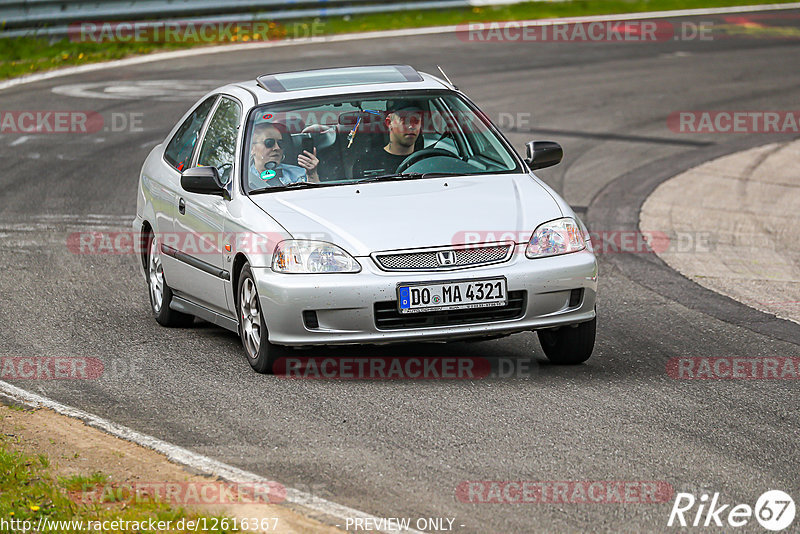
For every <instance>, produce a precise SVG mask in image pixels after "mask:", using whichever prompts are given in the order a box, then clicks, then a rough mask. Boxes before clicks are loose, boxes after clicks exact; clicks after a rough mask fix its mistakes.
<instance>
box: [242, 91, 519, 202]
mask: <svg viewBox="0 0 800 534" xmlns="http://www.w3.org/2000/svg"><path fill="white" fill-rule="evenodd" d="M495 132H496V130H495V129H494V128H493V127H492V126H491V125H490V123H489V121H488V119H487V118H486V117H485V116H484V115H483V114H482V113H481V112H480V111H478V110H477V109H475V108H474V107H473V106H472V105H470V103H469V102H467V101H466V100H465V99H463V98H462V97H461V96H459V95H458V94H456V93H453V92H446V91H441V92H430V91H429V92H424V93H410V92H409V93H402V94H397V93H394V94H385V93H384V94H372V95H365V96H360V95H354V96H337V97H335V98H332V97H327V98H321V99H314V100H302V101H295V102H285V103H281V104H268V105H265V106H261V107H258V108H255V109H254V110H253V112H251V115H250V118H249V120H248V125H247V135H246V137H245V143H244V145H243V146H244V147H245V150H247V164H246V165H244V166H243V167H244V169H243V173H244V176H243V182H244V184H245V190H246V191H248V192H249V193H259V192H272V191H279V190H284V189H288V188H292V189H294V188H302V187H299V184H307V185H306V186H305V187H309V188H311V187H316V186H319V187H322V186H332V185H342V184H353V183H358V182H364V181H370V182H374V181H384V180H387V181H388V180H402V179H424V178H433V177H440V176H451V175H452V176H459V175H470V174H473V175H474V174H497V173H512V172H521V168H520V165H519V164H518V159H517V158H516V157H515V156H514V155H513V153H512V152H511V149H510V148H508V146H507V144H506V143H505V142H504V141H503V140H502V139H501V138H500V137H499V136H498V134H497V133H495Z"/></svg>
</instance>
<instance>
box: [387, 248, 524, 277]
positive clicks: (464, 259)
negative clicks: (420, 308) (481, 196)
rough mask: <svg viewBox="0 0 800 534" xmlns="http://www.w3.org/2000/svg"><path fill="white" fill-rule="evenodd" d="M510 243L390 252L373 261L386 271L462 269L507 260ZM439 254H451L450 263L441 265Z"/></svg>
mask: <svg viewBox="0 0 800 534" xmlns="http://www.w3.org/2000/svg"><path fill="white" fill-rule="evenodd" d="M511 247H512V245H511V244H510V243H502V244H492V245H474V246H470V247H463V246H460V247H453V248H439V249H429V250H423V251H418V252H392V253H378V254H375V261H376V262H378V265H379V266H380V267H381V268H382V269H385V270H387V271H423V270H424V271H431V270H438V269H442V270H445V269H463V268H467V267H478V266H481V265H488V264H491V263H499V262H502V261H505V260H507V259H508V258H509V252H510V250H511ZM440 252H444V253H452V254H454V255H455V257H453V256H450V259H451V261H450V262H445V263H442V262H440V261H439V258H437V254H438V253H440Z"/></svg>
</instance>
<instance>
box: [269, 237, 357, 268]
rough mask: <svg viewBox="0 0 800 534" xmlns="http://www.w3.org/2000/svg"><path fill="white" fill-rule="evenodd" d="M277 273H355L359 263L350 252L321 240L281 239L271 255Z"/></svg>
mask: <svg viewBox="0 0 800 534" xmlns="http://www.w3.org/2000/svg"><path fill="white" fill-rule="evenodd" d="M272 270H273V271H275V272H278V273H357V272H359V271H360V270H361V265H359V263H358V262H357V261H356V260H355V258H353V257H352V256H351V255H350V254H348V253H347V252H345V251H344V250H342V249H341V248H339V247H337V246H336V245H332V244H330V243H324V242H322V241H301V240H297V239H291V240H289V241H281V242H280V243H278V246H277V247H275V253H274V254H273V255H272Z"/></svg>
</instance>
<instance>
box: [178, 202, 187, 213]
mask: <svg viewBox="0 0 800 534" xmlns="http://www.w3.org/2000/svg"><path fill="white" fill-rule="evenodd" d="M178 211H179V212H181V215H184V214H185V213H186V201H185V200H183V199H180V200H179V201H178Z"/></svg>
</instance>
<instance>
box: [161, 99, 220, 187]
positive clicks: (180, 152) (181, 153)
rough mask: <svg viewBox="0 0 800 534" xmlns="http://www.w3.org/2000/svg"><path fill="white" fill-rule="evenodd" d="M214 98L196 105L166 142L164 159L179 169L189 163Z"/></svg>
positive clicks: (182, 168)
mask: <svg viewBox="0 0 800 534" xmlns="http://www.w3.org/2000/svg"><path fill="white" fill-rule="evenodd" d="M216 99H217V97H216V96H212V97H209V98H207V99H206V100H205V101H204V102H203V103H202V104H200V105H199V106H197V109H196V110H194V113H192V114H191V115H189V117H187V118H186V120H185V121H183V124H181V127H180V128H178V131H177V132H175V135H174V136H173V137H172V139H170V141H169V144H167V149H166V150H164V159H166V160H167V161H168V162H169V164H170V165H172V166H173V167H175V168H176V169H178V170H179V171H183V170H186V166H187V165H189V160H191V159H192V152H193V151H194V146H195V145H196V144H197V138H198V137H199V136H200V128H202V127H203V123H204V122H205V120H206V116H207V115H208V112H209V111H211V107H212V106H213V105H214V101H215V100H216Z"/></svg>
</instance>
